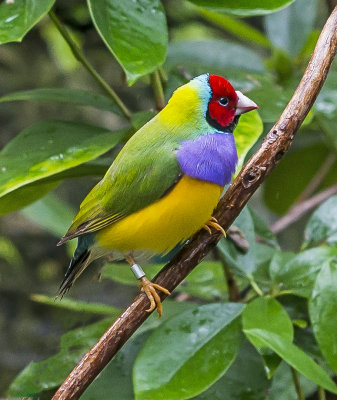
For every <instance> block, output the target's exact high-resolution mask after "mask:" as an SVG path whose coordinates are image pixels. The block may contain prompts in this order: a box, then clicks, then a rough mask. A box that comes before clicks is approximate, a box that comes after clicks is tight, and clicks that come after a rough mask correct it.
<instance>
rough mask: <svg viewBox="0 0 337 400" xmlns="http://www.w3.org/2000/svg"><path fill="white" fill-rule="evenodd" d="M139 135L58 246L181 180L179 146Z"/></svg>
mask: <svg viewBox="0 0 337 400" xmlns="http://www.w3.org/2000/svg"><path fill="white" fill-rule="evenodd" d="M138 134H141V132H140V131H139V132H137V134H136V135H134V136H133V137H132V139H130V140H129V142H128V143H127V144H126V145H125V147H124V148H123V149H122V151H121V152H120V153H119V155H118V156H117V158H116V159H115V161H114V162H113V164H112V165H111V167H110V168H109V170H108V171H107V173H106V175H105V176H104V178H103V179H102V180H101V181H100V182H99V183H98V184H97V185H96V186H95V187H94V188H93V189H92V190H91V192H90V193H89V194H88V195H87V197H86V198H85V199H84V201H83V202H82V204H81V207H80V211H79V213H78V214H77V216H76V217H75V219H74V221H73V223H72V225H71V227H70V228H69V230H68V232H67V233H66V235H65V236H64V237H63V238H62V239H61V241H60V242H59V244H62V243H63V242H65V241H67V240H69V239H72V238H74V237H77V236H80V235H83V234H85V233H89V232H94V231H97V230H99V229H102V228H104V227H106V226H108V225H110V224H112V223H114V222H116V221H118V220H120V219H122V218H124V217H125V216H127V215H130V214H132V213H134V212H136V211H138V210H140V209H142V208H144V207H146V206H147V205H149V204H151V203H153V202H155V201H157V200H159V199H160V198H161V197H163V196H164V195H165V194H166V193H167V192H168V191H169V190H170V189H171V188H172V187H173V186H174V185H175V184H176V183H177V182H178V181H179V179H180V177H181V171H180V167H179V164H178V161H177V158H176V154H175V150H176V148H177V147H178V145H177V143H173V142H172V141H171V140H170V139H169V138H167V137H166V140H165V135H163V136H161V137H160V138H159V137H158V136H157V135H147V134H145V132H144V133H143V135H142V136H140V135H138Z"/></svg>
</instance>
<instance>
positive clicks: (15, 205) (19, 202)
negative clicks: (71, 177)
mask: <svg viewBox="0 0 337 400" xmlns="http://www.w3.org/2000/svg"><path fill="white" fill-rule="evenodd" d="M59 183H60V182H59V181H56V182H33V183H29V184H28V185H25V186H22V187H21V188H19V189H17V190H14V192H10V193H8V194H5V195H4V196H2V197H0V216H1V215H5V214H8V213H11V212H13V211H16V210H19V209H20V208H23V207H26V206H27V205H29V204H31V203H33V202H34V201H36V200H38V199H40V198H41V197H43V196H45V195H46V194H47V193H49V192H50V191H51V190H53V189H55V188H56V187H57V186H58V185H59Z"/></svg>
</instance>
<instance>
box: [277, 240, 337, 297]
mask: <svg viewBox="0 0 337 400" xmlns="http://www.w3.org/2000/svg"><path fill="white" fill-rule="evenodd" d="M336 255H337V248H334V247H317V248H314V249H310V250H305V251H303V252H301V253H299V254H298V255H296V256H295V257H294V258H292V259H291V260H290V261H288V262H286V263H285V264H283V265H282V264H281V263H279V264H277V265H276V263H275V264H273V267H272V268H271V270H270V273H271V277H272V279H273V280H274V282H276V283H277V284H278V285H279V286H280V287H281V288H282V290H284V289H288V290H291V292H293V293H294V294H297V295H298V296H303V297H310V295H311V292H312V289H313V286H314V283H315V280H316V276H317V274H318V273H319V271H320V270H321V268H322V267H323V266H324V265H327V264H329V262H330V261H331V260H332V259H334V258H335V257H336Z"/></svg>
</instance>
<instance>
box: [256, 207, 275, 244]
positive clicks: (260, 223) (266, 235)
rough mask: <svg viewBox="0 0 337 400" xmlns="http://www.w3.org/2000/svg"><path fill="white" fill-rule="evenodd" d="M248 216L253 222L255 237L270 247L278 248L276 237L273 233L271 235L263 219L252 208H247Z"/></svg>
mask: <svg viewBox="0 0 337 400" xmlns="http://www.w3.org/2000/svg"><path fill="white" fill-rule="evenodd" d="M249 211H250V215H251V217H252V219H253V222H254V229H255V233H256V235H257V236H258V237H259V238H260V240H262V241H263V242H264V243H266V244H268V245H269V246H272V247H276V248H278V247H279V244H278V241H277V237H276V235H275V233H273V232H272V231H271V230H270V229H269V226H268V225H267V223H266V222H265V221H264V219H263V218H262V217H261V216H260V214H259V213H258V212H257V211H255V210H254V209H253V208H251V207H249Z"/></svg>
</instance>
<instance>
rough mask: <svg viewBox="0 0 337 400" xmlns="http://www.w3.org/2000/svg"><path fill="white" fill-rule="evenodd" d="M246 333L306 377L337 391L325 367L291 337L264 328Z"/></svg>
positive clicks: (250, 338)
mask: <svg viewBox="0 0 337 400" xmlns="http://www.w3.org/2000/svg"><path fill="white" fill-rule="evenodd" d="M244 333H245V334H246V336H247V337H248V339H249V340H250V341H252V340H256V339H258V340H259V341H260V342H262V343H263V344H264V345H265V346H266V347H269V348H270V349H271V350H273V351H274V352H275V353H277V354H278V355H279V356H280V357H281V358H282V359H283V360H284V361H286V362H287V363H288V364H290V365H291V366H292V367H293V368H295V369H296V370H297V371H298V372H300V373H301V374H303V375H304V376H305V377H306V378H308V379H310V380H312V381H313V382H315V383H316V384H317V385H319V386H321V387H323V388H324V389H326V390H329V391H330V392H332V393H337V386H336V384H335V383H334V382H333V381H332V380H331V379H330V377H329V376H328V374H327V373H326V372H325V371H324V369H323V368H321V367H320V366H319V365H318V364H316V363H315V361H314V360H313V359H312V358H310V357H309V356H308V355H306V354H305V353H304V352H303V351H302V350H301V349H300V348H298V347H297V346H295V345H294V344H293V343H292V342H291V341H290V340H289V339H287V338H285V337H283V336H280V335H278V334H276V333H272V332H269V331H266V330H263V329H249V330H244Z"/></svg>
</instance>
